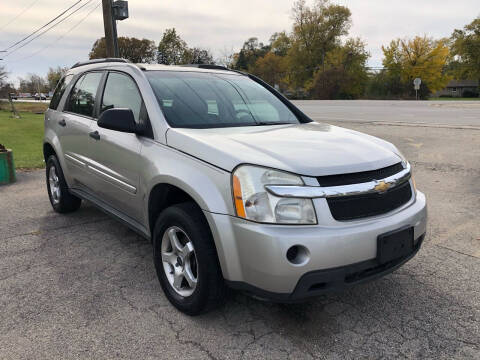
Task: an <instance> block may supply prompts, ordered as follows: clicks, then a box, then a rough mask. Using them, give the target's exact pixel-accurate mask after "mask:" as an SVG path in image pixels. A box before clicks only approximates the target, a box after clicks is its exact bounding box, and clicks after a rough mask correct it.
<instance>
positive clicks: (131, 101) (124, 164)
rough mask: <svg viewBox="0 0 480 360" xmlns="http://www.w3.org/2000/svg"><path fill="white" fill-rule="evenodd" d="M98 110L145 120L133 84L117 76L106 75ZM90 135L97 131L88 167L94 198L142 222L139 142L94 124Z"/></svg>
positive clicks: (138, 121) (127, 135) (130, 80)
mask: <svg viewBox="0 0 480 360" xmlns="http://www.w3.org/2000/svg"><path fill="white" fill-rule="evenodd" d="M99 108H100V113H101V112H102V111H105V110H107V109H112V108H128V109H131V110H132V111H133V113H134V116H135V121H136V123H137V124H139V123H142V121H143V120H144V117H145V116H146V112H145V110H144V108H145V106H144V104H143V101H142V97H141V95H140V91H139V90H138V87H137V85H136V83H135V82H134V80H133V79H132V78H131V77H130V76H128V75H126V74H124V73H119V72H109V73H108V75H107V79H106V81H105V87H104V90H103V94H102V97H101V100H100V106H99ZM147 119H148V117H147ZM92 131H98V134H99V135H100V138H99V139H98V140H94V141H93V144H92V148H91V162H90V165H89V166H90V172H91V173H92V174H93V176H92V180H91V181H93V182H94V184H93V187H94V188H95V192H96V193H95V195H97V196H99V197H100V198H101V199H102V200H103V201H105V202H107V203H108V204H109V205H110V206H112V207H114V208H115V209H117V210H119V211H121V212H122V213H124V214H125V215H127V216H129V217H131V218H132V219H134V220H136V221H138V222H143V220H144V209H143V195H144V194H142V193H140V191H139V189H138V187H139V183H140V176H139V170H140V169H141V168H142V163H141V161H142V159H141V157H140V151H141V138H140V137H138V136H137V135H135V134H129V133H123V132H120V131H115V130H109V129H104V128H100V127H99V126H98V125H97V123H96V122H95V123H94V124H93V125H92Z"/></svg>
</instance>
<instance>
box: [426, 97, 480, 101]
mask: <svg viewBox="0 0 480 360" xmlns="http://www.w3.org/2000/svg"><path fill="white" fill-rule="evenodd" d="M428 100H433V101H480V97H477V98H454V97H451V98H448V97H437V98H433V97H432V98H429V99H428Z"/></svg>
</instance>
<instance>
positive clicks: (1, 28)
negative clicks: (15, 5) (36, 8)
mask: <svg viewBox="0 0 480 360" xmlns="http://www.w3.org/2000/svg"><path fill="white" fill-rule="evenodd" d="M36 2H38V0H34V1H33V2H32V3H31V4H30V5H28V6H27V7H25V8H24V9H23V10H21V11H20V12H19V13H18V14H17V15H16V16H14V17H13V18H12V19H11V20H10V21H8V22H7V23H6V24H5V25H3V26H1V27H0V31H2V30H3V29H5V28H6V27H7V26H8V25H10V24H11V23H13V22H14V21H15V20H17V19H18V18H19V17H20V16H22V15H23V14H24V13H25V12H26V11H27V10H29V9H30V8H31V7H32V6H33V5H35V3H36Z"/></svg>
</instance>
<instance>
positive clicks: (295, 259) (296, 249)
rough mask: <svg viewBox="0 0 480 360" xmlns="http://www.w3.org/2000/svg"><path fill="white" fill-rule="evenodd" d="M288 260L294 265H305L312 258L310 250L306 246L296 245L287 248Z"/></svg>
mask: <svg viewBox="0 0 480 360" xmlns="http://www.w3.org/2000/svg"><path fill="white" fill-rule="evenodd" d="M287 260H288V261H289V262H290V263H291V264H293V265H297V266H298V265H305V264H306V263H307V262H308V261H309V260H310V252H309V251H308V249H307V248H306V247H305V246H302V245H294V246H292V247H291V248H290V249H288V250H287Z"/></svg>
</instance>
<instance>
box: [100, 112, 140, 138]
mask: <svg viewBox="0 0 480 360" xmlns="http://www.w3.org/2000/svg"><path fill="white" fill-rule="evenodd" d="M97 124H98V126H99V127H101V128H104V129H110V130H116V131H121V132H125V133H136V132H137V124H135V116H134V115H133V111H132V110H131V109H120V108H116V109H108V110H105V111H104V112H103V113H102V114H101V115H100V118H99V119H98V121H97Z"/></svg>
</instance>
